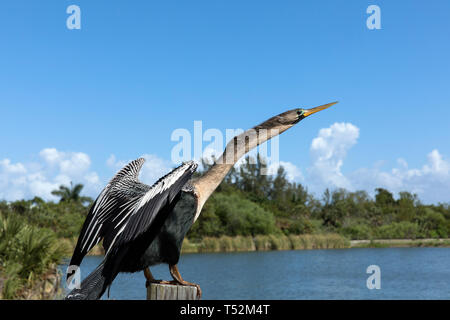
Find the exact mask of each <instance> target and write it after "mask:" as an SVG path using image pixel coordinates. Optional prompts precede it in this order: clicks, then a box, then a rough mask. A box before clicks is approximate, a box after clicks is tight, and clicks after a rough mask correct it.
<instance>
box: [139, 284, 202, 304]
mask: <svg viewBox="0 0 450 320" xmlns="http://www.w3.org/2000/svg"><path fill="white" fill-rule="evenodd" d="M147 300H197V288H196V287H194V286H179V285H174V284H159V283H150V285H149V286H148V287H147Z"/></svg>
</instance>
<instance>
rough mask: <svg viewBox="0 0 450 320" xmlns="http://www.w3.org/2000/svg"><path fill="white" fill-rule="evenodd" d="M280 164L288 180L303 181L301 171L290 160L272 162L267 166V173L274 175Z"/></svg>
mask: <svg viewBox="0 0 450 320" xmlns="http://www.w3.org/2000/svg"><path fill="white" fill-rule="evenodd" d="M280 165H281V166H282V167H283V168H284V170H285V171H286V178H287V179H288V180H289V181H296V182H303V180H304V177H303V174H302V171H301V170H300V169H299V168H298V167H297V166H296V165H295V164H293V163H291V162H286V161H280V162H279V163H272V164H270V165H269V166H268V170H267V173H268V174H269V175H276V174H277V171H278V168H279V167H280Z"/></svg>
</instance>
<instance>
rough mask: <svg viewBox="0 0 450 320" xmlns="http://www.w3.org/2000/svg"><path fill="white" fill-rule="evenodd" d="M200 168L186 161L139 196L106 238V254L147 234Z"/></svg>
mask: <svg viewBox="0 0 450 320" xmlns="http://www.w3.org/2000/svg"><path fill="white" fill-rule="evenodd" d="M196 169H197V164H195V163H194V162H193V161H189V162H186V163H184V164H182V165H181V166H179V167H178V168H176V169H174V170H173V171H172V172H170V173H169V174H167V175H165V176H164V177H162V178H161V179H159V180H158V181H157V182H156V183H155V184H154V185H153V186H152V187H151V188H150V189H149V190H148V191H147V192H146V193H145V194H143V195H142V196H141V197H139V199H138V200H137V202H135V203H134V205H133V210H130V211H129V212H128V213H127V214H126V215H125V216H123V217H122V219H121V222H119V223H118V224H116V225H115V227H114V231H113V232H110V233H108V235H107V236H106V237H105V239H104V241H103V243H104V246H105V249H107V252H106V255H108V253H109V252H110V250H111V249H112V248H118V247H120V246H122V245H123V244H127V243H129V242H131V241H133V240H135V239H136V238H138V237H139V236H141V235H142V234H143V233H145V232H146V231H147V230H148V229H149V228H150V226H151V224H152V222H153V221H154V219H155V218H156V216H157V215H158V213H159V212H160V210H161V209H162V208H163V207H164V206H166V205H168V204H170V203H171V202H172V201H173V199H174V198H175V197H176V196H177V195H178V193H179V192H180V191H181V189H182V188H183V186H184V185H185V184H186V182H188V180H189V179H190V178H191V177H192V174H193V173H194V172H195V170H196Z"/></svg>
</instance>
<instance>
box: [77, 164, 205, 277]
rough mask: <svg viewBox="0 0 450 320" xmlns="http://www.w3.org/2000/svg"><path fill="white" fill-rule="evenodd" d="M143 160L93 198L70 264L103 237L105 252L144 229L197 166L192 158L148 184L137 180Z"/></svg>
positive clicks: (118, 174)
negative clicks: (153, 182)
mask: <svg viewBox="0 0 450 320" xmlns="http://www.w3.org/2000/svg"><path fill="white" fill-rule="evenodd" d="M144 161H145V160H144V159H143V158H140V159H137V160H135V161H132V162H130V163H129V164H128V165H126V166H125V167H124V168H123V169H122V170H120V171H119V172H118V173H117V174H116V175H115V176H114V178H113V179H112V180H111V181H110V183H109V184H108V185H107V186H106V187H105V189H103V191H102V192H101V194H100V195H99V196H98V198H97V199H96V200H95V202H94V203H93V205H92V207H91V209H90V211H89V214H88V216H87V217H86V221H85V222H84V225H83V228H82V230H81V234H80V236H79V237H78V242H77V245H76V247H75V251H74V254H73V256H72V259H71V261H70V265H71V266H79V265H80V263H81V261H82V259H83V258H84V256H85V255H86V254H87V252H88V251H89V250H90V249H91V248H92V247H93V246H95V245H96V244H97V243H98V242H99V241H100V240H101V239H102V238H103V247H104V248H105V250H106V252H107V253H106V254H107V255H108V253H109V252H110V249H111V248H112V247H116V246H119V245H121V244H123V243H126V242H128V241H132V240H134V239H136V238H137V237H138V236H139V235H141V234H143V233H144V232H145V231H147V230H148V228H149V227H150V225H151V223H152V222H153V221H154V219H155V217H156V215H157V214H158V212H159V211H160V209H161V208H162V207H164V206H165V205H166V204H168V203H170V202H171V201H173V199H174V198H175V196H176V195H177V194H178V193H179V192H180V190H181V188H182V187H183V186H184V184H186V182H187V181H188V180H189V179H190V178H191V176H192V174H193V173H194V172H195V170H196V168H197V165H196V164H195V163H194V162H193V161H189V162H186V163H184V164H182V165H181V166H179V167H178V168H176V169H174V170H173V171H172V172H170V173H169V174H167V175H165V176H164V177H162V178H161V179H159V180H158V181H157V182H156V183H155V184H154V185H153V186H152V187H150V186H148V185H145V184H143V183H141V182H139V181H138V175H139V171H140V169H141V167H142V165H143V164H144ZM68 276H69V275H68Z"/></svg>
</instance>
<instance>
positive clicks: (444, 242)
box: [350, 239, 450, 248]
mask: <svg viewBox="0 0 450 320" xmlns="http://www.w3.org/2000/svg"><path fill="white" fill-rule="evenodd" d="M350 246H351V247H352V248H404V247H450V239H376V240H351V241H350Z"/></svg>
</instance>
